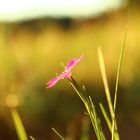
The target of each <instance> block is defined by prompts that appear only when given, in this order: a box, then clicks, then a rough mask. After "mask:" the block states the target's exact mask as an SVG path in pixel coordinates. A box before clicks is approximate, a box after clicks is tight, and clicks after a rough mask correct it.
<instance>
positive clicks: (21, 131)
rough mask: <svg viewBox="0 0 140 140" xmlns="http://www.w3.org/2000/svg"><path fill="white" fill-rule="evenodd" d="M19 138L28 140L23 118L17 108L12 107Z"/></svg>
mask: <svg viewBox="0 0 140 140" xmlns="http://www.w3.org/2000/svg"><path fill="white" fill-rule="evenodd" d="M10 110H11V114H12V117H13V122H14V125H15V129H16V132H17V135H18V138H19V140H28V137H27V135H26V132H25V128H24V126H23V123H22V120H21V118H20V116H19V114H18V112H17V111H16V109H10Z"/></svg>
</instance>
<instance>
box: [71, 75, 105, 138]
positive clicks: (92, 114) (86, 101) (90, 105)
mask: <svg viewBox="0 0 140 140" xmlns="http://www.w3.org/2000/svg"><path fill="white" fill-rule="evenodd" d="M70 84H71V85H72V87H73V88H74V90H75V91H76V93H77V94H78V96H79V97H80V99H81V100H82V102H83V103H84V105H85V107H86V109H87V112H88V114H89V116H90V119H91V122H92V125H93V128H94V131H95V134H96V136H97V138H98V140H105V136H104V133H103V131H102V128H101V124H100V119H99V117H98V115H97V113H96V110H95V107H94V105H93V102H92V100H91V97H89V98H88V96H87V95H86V93H85V90H84V89H83V88H81V87H80V86H79V84H78V83H77V82H76V81H75V80H74V79H73V78H72V77H71V79H70Z"/></svg>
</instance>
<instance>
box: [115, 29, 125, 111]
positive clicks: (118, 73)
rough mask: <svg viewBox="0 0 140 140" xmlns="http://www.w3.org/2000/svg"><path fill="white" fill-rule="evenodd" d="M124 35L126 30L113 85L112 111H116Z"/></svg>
mask: <svg viewBox="0 0 140 140" xmlns="http://www.w3.org/2000/svg"><path fill="white" fill-rule="evenodd" d="M126 35H127V30H126V31H125V33H124V39H123V44H122V48H121V53H120V58H119V63H118V68H117V76H116V85H115V96H114V111H115V109H116V102H117V94H118V85H119V76H120V70H121V65H122V60H123V53H124V48H125V42H126Z"/></svg>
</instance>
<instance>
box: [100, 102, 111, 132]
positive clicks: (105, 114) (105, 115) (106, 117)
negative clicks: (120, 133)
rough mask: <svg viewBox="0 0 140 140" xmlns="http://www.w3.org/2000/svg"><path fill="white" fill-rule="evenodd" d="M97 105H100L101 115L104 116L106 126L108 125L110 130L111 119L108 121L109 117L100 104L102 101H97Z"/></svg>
mask: <svg viewBox="0 0 140 140" xmlns="http://www.w3.org/2000/svg"><path fill="white" fill-rule="evenodd" d="M99 106H100V109H101V111H102V114H103V116H104V118H105V120H106V123H107V126H108V128H109V130H110V132H111V130H112V129H111V121H110V119H109V117H108V115H107V112H106V110H105V108H104V106H103V105H102V103H99Z"/></svg>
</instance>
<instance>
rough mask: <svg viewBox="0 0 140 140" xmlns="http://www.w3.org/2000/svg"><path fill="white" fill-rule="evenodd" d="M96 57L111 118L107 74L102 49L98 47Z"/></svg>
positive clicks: (111, 107) (111, 106) (112, 114)
mask: <svg viewBox="0 0 140 140" xmlns="http://www.w3.org/2000/svg"><path fill="white" fill-rule="evenodd" d="M98 58H99V65H100V70H101V75H102V79H103V84H104V88H105V94H106V98H107V103H108V106H109V111H110V114H111V118H113V116H114V110H113V104H112V100H111V96H110V90H109V85H108V81H107V76H106V70H105V63H104V58H103V53H102V49H101V48H100V47H98Z"/></svg>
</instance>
